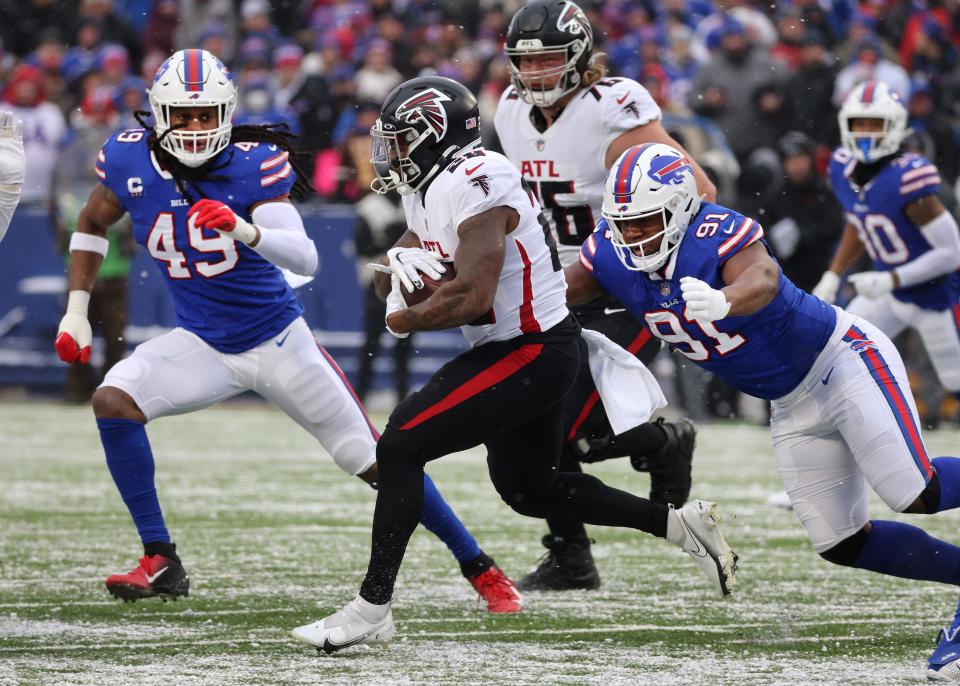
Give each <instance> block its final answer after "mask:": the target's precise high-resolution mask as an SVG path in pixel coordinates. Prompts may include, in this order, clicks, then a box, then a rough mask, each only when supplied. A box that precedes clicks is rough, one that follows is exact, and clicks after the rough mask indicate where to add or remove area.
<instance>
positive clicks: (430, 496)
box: [420, 472, 480, 564]
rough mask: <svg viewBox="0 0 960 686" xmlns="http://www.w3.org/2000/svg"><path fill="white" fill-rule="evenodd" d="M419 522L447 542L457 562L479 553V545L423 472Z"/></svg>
mask: <svg viewBox="0 0 960 686" xmlns="http://www.w3.org/2000/svg"><path fill="white" fill-rule="evenodd" d="M420 523H421V524H423V526H424V527H426V529H427V531H429V532H430V533H432V534H433V535H434V536H436V537H437V538H439V539H440V540H441V541H443V542H444V543H446V544H447V547H448V548H449V549H450V552H451V553H453V556H454V557H455V558H457V562H459V563H460V564H464V563H466V562H471V561H473V560H474V559H476V558H477V556H479V555H480V546H479V545H478V544H477V539H475V538H474V537H473V536H472V535H471V534H470V532H469V531H467V528H466V527H465V526H464V525H463V522H461V521H460V520H459V519H457V515H455V514H454V513H453V510H451V509H450V506H449V505H447V501H445V500H444V499H443V496H442V495H440V491H438V490H437V487H436V486H435V485H434V483H433V479H431V478H430V476H429V475H428V474H427V473H426V472H424V474H423V511H422V512H421V514H420Z"/></svg>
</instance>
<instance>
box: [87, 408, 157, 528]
mask: <svg viewBox="0 0 960 686" xmlns="http://www.w3.org/2000/svg"><path fill="white" fill-rule="evenodd" d="M97 428H99V429H100V441H101V442H102V443H103V452H104V453H106V456H107V468H108V469H109V470H110V476H112V477H113V482H114V483H115V484H116V485H117V490H119V491H120V497H121V498H123V502H124V503H126V505H127V509H128V510H129V511H130V516H131V517H133V523H134V524H136V525H137V532H138V533H139V534H140V540H141V541H142V542H143V543H144V544H146V543H155V542H160V543H169V542H170V534H169V533H167V526H166V524H164V522H163V513H162V512H161V511H160V501H159V500H158V499H157V488H156V486H155V485H154V483H153V472H154V467H153V452H151V450H150V441H149V439H148V438H147V429H146V427H145V426H144V425H143V424H142V423H141V422H136V421H133V420H132V419H97Z"/></svg>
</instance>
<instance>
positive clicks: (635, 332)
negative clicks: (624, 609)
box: [494, 0, 716, 590]
mask: <svg viewBox="0 0 960 686" xmlns="http://www.w3.org/2000/svg"><path fill="white" fill-rule="evenodd" d="M505 50H506V55H507V66H508V68H509V70H510V75H511V81H512V84H513V85H512V86H511V87H509V88H507V90H506V91H504V93H503V95H502V96H501V98H500V104H499V105H498V107H497V112H496V116H495V118H494V124H495V126H496V129H497V136H498V138H499V140H500V144H501V146H502V147H503V151H504V155H506V157H507V159H509V160H510V161H511V162H513V164H514V165H515V166H516V167H517V168H518V169H520V172H521V173H522V174H523V177H524V179H525V180H526V181H527V183H528V184H529V186H530V188H531V189H532V190H533V192H534V194H535V195H536V196H537V199H538V200H539V201H540V203H541V204H542V205H543V207H544V210H545V211H544V216H545V217H546V218H547V221H548V222H549V224H550V230H551V231H552V232H553V235H554V237H555V240H556V241H557V247H558V253H559V256H560V262H561V264H563V265H564V266H566V265H568V264H570V263H571V262H575V261H576V260H577V255H578V252H579V250H580V245H581V244H582V243H583V241H584V240H586V238H587V236H589V235H590V234H591V233H592V232H593V230H594V229H595V228H596V222H597V220H599V218H600V204H601V202H602V200H603V184H604V182H605V181H606V179H607V170H608V169H609V168H610V164H611V163H612V162H613V160H615V159H616V158H617V157H619V156H620V153H622V152H623V151H624V150H626V149H627V148H629V147H630V146H632V145H637V144H639V143H650V142H657V141H659V142H662V143H668V144H671V145H674V146H677V143H676V141H674V140H673V139H672V138H671V137H670V135H669V134H668V133H667V132H666V131H665V130H664V128H663V126H662V125H661V124H660V108H659V107H658V106H657V104H656V103H655V102H654V101H653V98H652V97H650V94H649V93H648V92H647V91H646V89H645V88H644V87H643V86H641V85H640V84H638V83H637V82H636V81H633V80H631V79H626V78H606V76H605V75H606V69H605V68H604V67H603V66H602V64H601V63H600V62H599V61H598V60H594V59H593V56H592V51H593V30H592V28H591V26H590V22H589V21H588V20H587V18H586V16H585V15H584V13H583V12H582V11H581V10H580V8H579V7H578V6H577V5H576V4H575V3H573V2H569V1H568V0H532V1H531V2H529V3H527V4H526V5H524V6H523V7H521V8H520V9H519V10H518V11H517V13H516V14H515V15H514V17H513V20H512V21H511V22H510V26H509V28H508V30H507V40H506V46H505ZM692 164H693V168H694V174H695V175H696V179H697V185H698V188H699V191H700V193H702V194H705V195H706V196H707V197H708V199H710V200H712V199H713V197H714V194H715V192H716V189H715V188H714V186H713V184H712V183H711V182H710V181H709V179H708V178H707V176H706V174H704V173H703V171H702V170H701V169H700V167H699V166H697V165H696V163H692ZM572 310H573V313H574V315H575V316H576V318H577V320H578V321H579V323H580V324H581V325H582V326H583V327H585V328H587V329H593V330H596V331H599V332H600V333H602V334H604V335H605V336H607V337H608V338H609V339H611V340H613V341H615V342H616V343H618V344H619V345H620V346H622V347H623V348H625V349H626V350H628V351H630V352H631V353H633V354H634V355H636V356H637V357H638V358H639V359H640V360H641V361H643V362H644V364H649V363H650V361H651V360H652V359H653V357H655V356H656V354H657V352H658V351H659V350H660V346H661V341H660V340H659V339H658V338H656V337H655V336H652V335H651V334H650V331H649V329H647V327H646V325H644V324H643V323H641V322H638V321H637V320H636V319H634V318H633V317H632V316H631V315H630V313H629V312H627V311H626V310H625V309H624V308H623V306H622V305H620V304H619V303H617V302H616V301H615V300H613V299H611V298H606V299H598V300H596V301H594V302H591V303H587V304H585V305H581V306H578V307H574V308H572ZM606 400H607V402H609V401H610V400H609V399H606ZM563 426H564V446H563V453H562V455H561V458H560V468H561V469H563V470H564V471H571V472H572V471H581V467H580V463H581V462H597V461H600V460H606V459H609V458H611V457H625V456H629V457H630V463H631V464H632V465H633V467H634V468H635V469H638V470H641V471H649V472H650V500H652V501H654V502H658V503H664V504H668V503H669V504H672V505H674V506H675V507H680V506H681V505H683V503H684V502H686V499H687V497H688V495H689V494H690V487H691V460H692V458H693V447H694V442H695V439H696V430H695V429H694V426H693V423H692V422H690V421H689V420H688V419H681V420H679V421H677V422H665V421H663V419H662V418H660V419H659V420H658V421H656V422H648V423H644V424H641V425H640V426H636V427H634V428H632V429H630V430H629V431H626V432H623V433H621V434H619V435H615V432H614V431H613V429H612V428H611V426H610V421H609V419H608V416H607V412H606V410H605V407H604V404H603V403H602V402H599V398H598V394H597V391H596V387H595V384H594V380H593V377H592V375H591V373H590V367H589V365H588V359H587V354H586V344H585V343H582V344H581V357H580V370H579V372H578V374H577V378H576V380H575V381H574V385H573V387H572V388H571V390H570V392H569V393H567V395H566V397H565V398H564V404H563ZM547 526H548V527H549V529H550V532H549V534H547V535H546V536H544V537H543V544H544V546H546V548H547V550H548V553H547V555H545V556H544V558H543V560H542V561H541V563H540V565H539V566H538V567H537V569H536V570H534V571H533V572H532V573H530V574H528V575H527V576H525V577H524V578H522V579H520V580H519V581H518V582H517V587H518V588H520V589H521V590H566V589H577V588H597V587H598V586H599V585H600V575H599V573H598V572H597V569H596V566H595V564H594V561H593V555H592V554H591V552H590V543H591V541H590V539H589V538H588V536H587V531H586V529H585V528H584V526H583V524H582V523H581V522H578V521H576V520H573V519H568V518H567V517H550V518H548V519H547Z"/></svg>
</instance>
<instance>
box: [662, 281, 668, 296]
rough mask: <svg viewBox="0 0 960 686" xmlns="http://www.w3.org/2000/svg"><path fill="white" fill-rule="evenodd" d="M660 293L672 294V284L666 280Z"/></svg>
mask: <svg viewBox="0 0 960 686" xmlns="http://www.w3.org/2000/svg"><path fill="white" fill-rule="evenodd" d="M660 294H661V295H670V284H669V283H668V282H666V281H664V282H663V283H661V284H660Z"/></svg>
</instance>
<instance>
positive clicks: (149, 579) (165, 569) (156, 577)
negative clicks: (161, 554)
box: [147, 566, 170, 584]
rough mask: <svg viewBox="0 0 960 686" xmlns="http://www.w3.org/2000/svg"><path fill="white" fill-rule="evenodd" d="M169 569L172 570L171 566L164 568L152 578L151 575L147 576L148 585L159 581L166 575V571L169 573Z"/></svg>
mask: <svg viewBox="0 0 960 686" xmlns="http://www.w3.org/2000/svg"><path fill="white" fill-rule="evenodd" d="M168 569H170V567H169V566H167V567H164V568H163V569H161V570H160V571H158V572H157V573H156V574H154V575H152V576H151V575H150V574H147V583H148V584H152V583H153V582H154V581H156V580H157V579H159V578H160V575H161V574H163V573H164V572H165V571H167V570H168Z"/></svg>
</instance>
